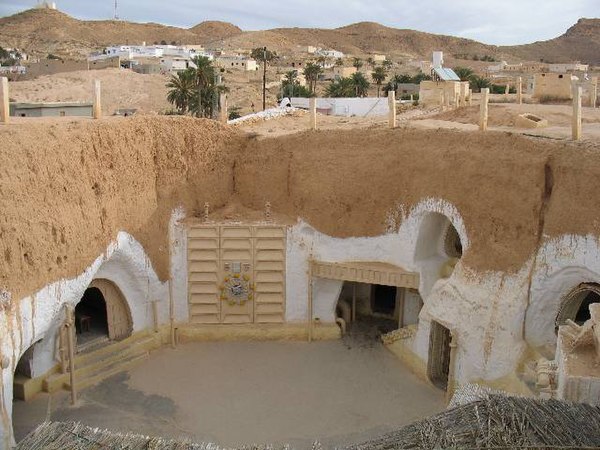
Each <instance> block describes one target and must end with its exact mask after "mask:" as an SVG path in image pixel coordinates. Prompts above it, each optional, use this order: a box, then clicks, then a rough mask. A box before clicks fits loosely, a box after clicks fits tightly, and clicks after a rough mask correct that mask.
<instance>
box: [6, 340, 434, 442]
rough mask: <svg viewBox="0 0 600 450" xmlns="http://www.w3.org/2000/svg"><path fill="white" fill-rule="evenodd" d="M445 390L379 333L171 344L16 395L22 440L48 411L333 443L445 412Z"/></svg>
mask: <svg viewBox="0 0 600 450" xmlns="http://www.w3.org/2000/svg"><path fill="white" fill-rule="evenodd" d="M444 407H445V403H444V395H443V392H442V391H439V390H437V389H435V388H434V387H432V386H430V385H428V384H427V383H425V382H423V381H421V380H419V379H418V378H417V377H416V376H415V375H413V374H412V373H411V372H410V371H409V370H408V369H407V368H406V367H405V366H404V365H403V364H402V363H401V362H400V361H399V360H398V359H397V358H396V357H394V355H393V354H392V353H391V352H389V351H388V350H386V349H385V348H384V347H383V345H382V344H381V343H379V342H377V341H375V340H374V339H371V338H369V337H365V336H359V337H356V336H354V337H347V338H345V339H343V340H341V341H326V342H313V343H310V344H309V343H306V342H210V343H190V344H185V345H180V346H179V347H177V348H176V349H175V350H173V349H169V348H164V349H161V350H159V351H157V352H154V353H152V354H151V356H150V358H149V359H148V360H146V361H145V362H144V363H142V364H141V365H139V366H137V367H135V368H133V369H132V370H130V371H128V372H122V373H120V374H118V375H115V376H113V377H112V378H109V379H107V380H105V381H104V382H102V383H100V384H99V385H97V386H93V387H90V388H88V389H85V390H84V391H83V392H82V393H81V396H80V399H79V402H78V405H76V406H75V407H71V406H70V405H69V398H68V395H67V393H66V392H59V393H57V394H52V395H49V394H43V393H42V394H39V395H38V396H37V397H36V398H35V399H34V400H33V401H30V402H28V403H25V402H22V401H15V403H14V424H15V425H14V426H15V434H16V439H17V441H19V440H20V439H21V438H22V437H24V436H25V434H27V433H28V432H30V431H31V430H32V429H33V428H34V427H35V426H36V425H37V424H38V423H40V422H42V421H43V420H44V419H45V418H46V417H47V418H48V419H50V420H61V421H81V422H82V423H84V424H89V425H93V426H98V427H106V428H110V429H112V430H115V431H133V432H136V433H142V434H148V435H157V436H158V435H161V436H168V437H176V438H181V437H184V438H189V439H191V440H193V441H196V442H200V441H204V442H216V443H219V444H221V445H225V446H235V445H242V444H249V443H274V444H277V443H283V442H287V443H289V444H291V445H292V446H294V448H310V445H311V443H312V442H313V441H314V440H317V439H318V440H319V441H320V442H321V443H322V444H323V445H325V446H326V447H327V448H329V447H331V446H336V445H345V444H350V443H352V442H357V441H360V440H364V439H368V438H369V437H372V436H375V435H378V434H381V433H384V432H387V431H391V430H393V429H396V428H398V427H400V426H402V425H405V424H408V423H410V422H412V421H414V420H417V419H419V418H422V417H425V416H427V415H430V414H434V413H436V412H439V411H442V410H443V409H444Z"/></svg>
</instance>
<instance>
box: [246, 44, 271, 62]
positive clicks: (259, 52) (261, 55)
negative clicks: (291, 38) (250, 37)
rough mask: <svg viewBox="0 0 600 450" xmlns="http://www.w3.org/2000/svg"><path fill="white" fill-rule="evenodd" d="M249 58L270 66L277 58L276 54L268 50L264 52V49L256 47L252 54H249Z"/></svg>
mask: <svg viewBox="0 0 600 450" xmlns="http://www.w3.org/2000/svg"><path fill="white" fill-rule="evenodd" d="M250 57H251V58H252V59H254V60H256V61H259V62H262V63H264V62H265V61H266V62H267V64H270V63H271V62H273V61H275V60H277V58H278V56H277V52H274V51H271V50H268V49H267V50H266V51H265V47H257V48H255V49H253V50H252V52H250Z"/></svg>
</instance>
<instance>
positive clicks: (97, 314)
mask: <svg viewBox="0 0 600 450" xmlns="http://www.w3.org/2000/svg"><path fill="white" fill-rule="evenodd" d="M75 329H76V331H77V345H78V347H79V348H80V349H81V348H82V347H87V346H95V345H96V344H101V343H102V342H108V341H110V340H117V341H118V340H121V339H125V338H126V337H128V336H130V335H131V332H132V329H133V324H132V320H131V314H130V312H129V307H128V306H127V302H126V300H125V297H124V296H123V294H122V292H121V290H120V289H119V288H118V287H117V286H116V285H115V284H114V283H113V282H111V281H109V280H106V279H96V280H94V281H92V283H91V284H90V285H89V287H88V288H87V289H86V290H85V292H84V294H83V297H82V298H81V300H80V301H79V303H78V304H77V306H76V307H75Z"/></svg>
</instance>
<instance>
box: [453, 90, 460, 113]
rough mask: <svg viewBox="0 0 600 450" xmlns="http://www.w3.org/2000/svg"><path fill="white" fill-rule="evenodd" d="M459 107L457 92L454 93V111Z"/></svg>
mask: <svg viewBox="0 0 600 450" xmlns="http://www.w3.org/2000/svg"><path fill="white" fill-rule="evenodd" d="M459 106H460V94H459V93H458V92H455V93H454V109H458V107H459Z"/></svg>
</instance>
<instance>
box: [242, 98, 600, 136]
mask: <svg viewBox="0 0 600 450" xmlns="http://www.w3.org/2000/svg"><path fill="white" fill-rule="evenodd" d="M524 113H533V114H536V115H538V116H540V117H542V118H543V119H546V120H548V127H546V128H538V129H526V128H515V127H514V122H515V120H514V119H515V117H516V116H517V115H518V114H524ZM571 113H572V107H571V106H569V105H539V104H523V105H516V104H493V103H492V104H490V108H489V119H488V123H489V127H488V128H489V130H490V131H505V132H509V133H519V134H525V135H528V136H538V137H542V138H551V139H570V137H571ZM582 114H583V117H582V130H583V140H588V141H597V140H598V139H600V108H596V109H592V108H589V107H584V108H583V112H582ZM309 120H310V118H309V116H308V115H305V116H301V117H297V116H290V117H283V118H279V119H273V120H268V121H263V122H254V123H248V124H243V125H240V126H239V128H240V129H243V130H245V131H248V132H251V133H256V134H258V135H260V136H264V137H276V136H282V135H286V134H293V133H298V132H301V131H306V130H307V129H308V128H309V126H310V122H309ZM397 120H398V127H409V128H417V129H441V128H443V129H452V130H461V131H477V130H478V129H479V127H478V120H479V105H473V106H470V107H465V108H460V109H458V110H451V111H445V112H441V113H440V112H439V111H438V110H437V109H431V110H425V109H422V108H414V109H410V110H408V111H405V112H403V113H399V114H398V116H397ZM387 126H388V121H387V117H335V116H323V115H318V118H317V127H318V128H319V129H320V130H334V129H335V130H345V129H348V130H349V129H356V128H365V129H373V128H386V127H387Z"/></svg>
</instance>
